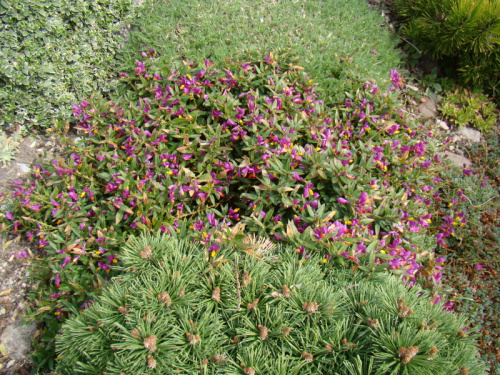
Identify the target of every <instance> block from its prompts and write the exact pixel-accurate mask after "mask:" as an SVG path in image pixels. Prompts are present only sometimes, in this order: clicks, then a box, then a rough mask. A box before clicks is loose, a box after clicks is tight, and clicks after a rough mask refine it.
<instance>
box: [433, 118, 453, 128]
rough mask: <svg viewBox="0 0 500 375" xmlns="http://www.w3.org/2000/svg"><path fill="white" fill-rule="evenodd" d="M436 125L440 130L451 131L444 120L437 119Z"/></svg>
mask: <svg viewBox="0 0 500 375" xmlns="http://www.w3.org/2000/svg"><path fill="white" fill-rule="evenodd" d="M436 125H437V127H438V128H441V129H443V130H450V127H449V126H448V125H447V124H446V122H444V121H443V120H440V119H437V120H436Z"/></svg>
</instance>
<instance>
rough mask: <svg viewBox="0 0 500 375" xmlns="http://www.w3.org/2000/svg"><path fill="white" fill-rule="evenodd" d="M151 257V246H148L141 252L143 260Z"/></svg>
mask: <svg viewBox="0 0 500 375" xmlns="http://www.w3.org/2000/svg"><path fill="white" fill-rule="evenodd" d="M151 255H153V253H151V246H146V247H145V248H144V251H141V258H142V259H149V258H151Z"/></svg>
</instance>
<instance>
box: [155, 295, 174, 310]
mask: <svg viewBox="0 0 500 375" xmlns="http://www.w3.org/2000/svg"><path fill="white" fill-rule="evenodd" d="M158 301H160V302H163V303H165V306H167V307H170V306H172V299H171V298H170V296H169V295H168V293H167V292H163V293H162V294H159V295H158Z"/></svg>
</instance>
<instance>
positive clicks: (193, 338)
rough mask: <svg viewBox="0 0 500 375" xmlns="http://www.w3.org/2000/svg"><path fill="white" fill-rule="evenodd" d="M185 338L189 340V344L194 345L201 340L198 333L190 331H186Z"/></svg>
mask: <svg viewBox="0 0 500 375" xmlns="http://www.w3.org/2000/svg"><path fill="white" fill-rule="evenodd" d="M186 338H187V340H188V342H189V345H193V346H194V345H196V344H198V343H199V342H200V341H201V337H200V335H193V334H191V333H186Z"/></svg>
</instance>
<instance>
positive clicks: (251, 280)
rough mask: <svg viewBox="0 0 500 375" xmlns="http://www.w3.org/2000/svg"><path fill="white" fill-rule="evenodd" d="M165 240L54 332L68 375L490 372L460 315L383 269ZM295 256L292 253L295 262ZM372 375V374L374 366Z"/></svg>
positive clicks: (140, 254) (145, 241)
mask: <svg viewBox="0 0 500 375" xmlns="http://www.w3.org/2000/svg"><path fill="white" fill-rule="evenodd" d="M258 250H260V253H261V254H266V253H267V254H266V255H267V256H268V257H269V255H276V256H275V257H274V258H272V260H271V261H267V262H266V261H264V260H262V259H260V257H258V256H256V255H254V254H248V253H243V252H238V251H234V250H233V251H231V250H230V249H228V248H223V249H221V251H220V253H219V257H218V258H217V259H213V258H211V257H210V256H209V255H208V254H207V253H206V251H204V249H203V247H200V246H197V245H195V244H193V243H188V242H184V241H182V240H177V239H175V238H173V237H172V236H169V235H165V234H163V235H162V234H161V233H158V234H156V235H149V234H148V235H143V236H141V237H132V238H131V239H130V241H129V242H128V243H127V244H126V245H125V246H124V248H123V249H122V252H121V254H122V260H123V266H124V270H125V271H126V273H125V274H124V275H123V276H121V277H119V278H116V279H115V280H114V281H113V282H112V283H111V284H110V285H109V287H107V288H106V289H105V290H104V292H103V295H102V297H100V298H99V299H98V300H97V301H96V302H94V304H93V305H92V306H91V307H89V308H87V309H86V310H84V311H83V312H80V313H78V314H76V315H74V316H73V317H72V318H70V319H69V320H68V321H67V322H66V323H65V324H64V325H63V328H62V335H61V336H58V337H57V352H58V353H59V355H60V369H59V371H61V373H67V374H70V373H71V374H74V373H85V374H94V373H106V374H165V373H169V374H217V373H224V374H283V375H284V374H361V373H363V374H365V373H366V374H375V373H376V374H422V375H424V374H429V375H431V374H432V375H438V374H446V375H449V374H463V373H467V374H471V375H472V374H484V373H485V371H484V367H483V365H482V364H481V363H480V362H479V361H478V360H477V358H476V356H477V350H476V349H475V347H474V339H473V336H471V335H470V334H469V332H467V331H466V329H465V327H466V323H465V320H464V318H463V316H459V315H456V314H452V313H448V312H444V311H442V306H441V305H440V304H438V305H434V304H433V303H432V302H431V301H430V298H429V295H428V293H427V292H425V291H423V290H422V289H421V288H419V287H416V286H415V287H413V288H411V289H408V288H407V287H406V286H405V285H404V284H403V283H402V282H401V281H400V279H398V278H396V277H394V276H389V275H387V274H366V273H363V272H353V271H351V270H349V269H341V268H335V267H333V268H332V267H329V266H328V265H325V264H324V263H322V262H321V258H319V257H312V258H310V259H307V260H306V261H305V262H303V261H297V259H296V258H295V257H293V251H291V250H292V249H283V250H282V251H279V252H277V253H276V254H269V252H270V250H269V248H267V249H266V248H265V246H263V248H260V249H257V248H256V249H255V251H258ZM291 254H292V256H291ZM370 369H371V370H370Z"/></svg>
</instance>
